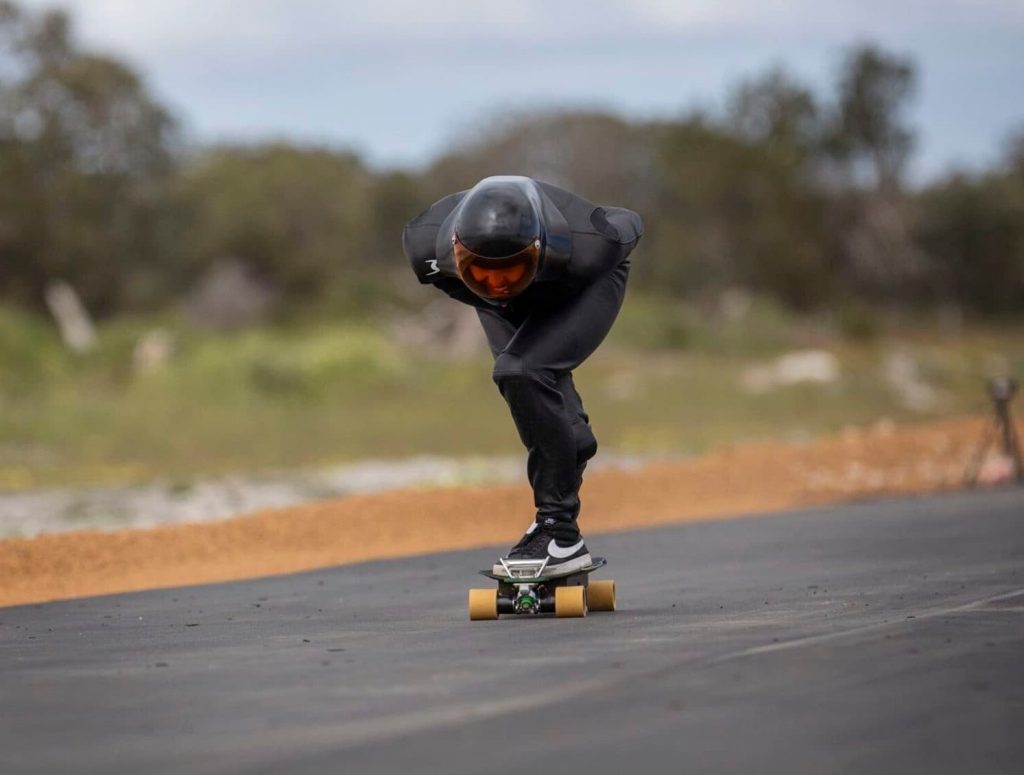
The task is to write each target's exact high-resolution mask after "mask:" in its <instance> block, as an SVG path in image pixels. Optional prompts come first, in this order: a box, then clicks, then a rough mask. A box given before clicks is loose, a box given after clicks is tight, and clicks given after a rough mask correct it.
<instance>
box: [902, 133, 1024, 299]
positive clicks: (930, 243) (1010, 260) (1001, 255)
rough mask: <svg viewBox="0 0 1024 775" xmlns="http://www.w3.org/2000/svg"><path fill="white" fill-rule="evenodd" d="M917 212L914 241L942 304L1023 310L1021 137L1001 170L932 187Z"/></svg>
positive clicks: (1023, 176) (1023, 138)
mask: <svg viewBox="0 0 1024 775" xmlns="http://www.w3.org/2000/svg"><path fill="white" fill-rule="evenodd" d="M920 207H921V216H920V219H919V223H918V228H917V234H916V236H917V239H918V241H919V242H920V244H921V245H922V247H923V249H924V250H926V251H927V252H928V254H929V255H930V257H931V258H932V259H933V267H934V273H935V291H936V293H937V295H938V296H939V297H940V298H945V299H951V300H953V301H956V302H957V303H959V304H961V305H963V306H966V307H970V308H972V309H975V310H977V311H979V312H983V313H988V314H1005V313H1018V314H1019V313H1020V312H1021V311H1022V310H1024V132H1022V133H1020V134H1019V135H1018V136H1017V137H1016V138H1014V140H1012V141H1011V143H1010V144H1009V147H1008V149H1007V154H1006V157H1005V165H1004V167H1003V169H1002V170H1000V171H995V172H990V173H988V174H985V175H980V176H978V177H976V178H970V177H968V176H965V175H953V176H952V177H950V178H949V179H947V180H945V181H941V182H938V183H935V184H933V185H932V186H929V187H928V188H927V189H926V190H925V191H924V192H923V193H922V196H921V204H920Z"/></svg>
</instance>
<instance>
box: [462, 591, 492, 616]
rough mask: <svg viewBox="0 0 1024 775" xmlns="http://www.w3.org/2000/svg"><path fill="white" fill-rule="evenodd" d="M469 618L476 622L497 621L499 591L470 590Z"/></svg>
mask: <svg viewBox="0 0 1024 775" xmlns="http://www.w3.org/2000/svg"><path fill="white" fill-rule="evenodd" d="M469 618H470V619H471V620H473V621H474V622H475V621H479V620H481V619H497V618H498V591H497V590H496V589H471V590H469Z"/></svg>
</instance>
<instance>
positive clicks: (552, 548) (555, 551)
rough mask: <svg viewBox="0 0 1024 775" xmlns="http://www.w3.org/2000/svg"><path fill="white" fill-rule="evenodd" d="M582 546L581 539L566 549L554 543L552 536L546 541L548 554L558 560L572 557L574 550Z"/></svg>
mask: <svg viewBox="0 0 1024 775" xmlns="http://www.w3.org/2000/svg"><path fill="white" fill-rule="evenodd" d="M582 548H583V541H580V542H579V543H578V544H573V545H572V546H570V547H569V548H568V549H563V548H562V547H561V546H559V545H558V544H556V543H555V539H554V538H552V539H551V541H550V542H549V543H548V554H550V555H551V556H552V557H557V558H559V559H560V560H564V559H565V558H566V557H572V556H573V555H574V554H576V552H578V551H579V550H580V549H582Z"/></svg>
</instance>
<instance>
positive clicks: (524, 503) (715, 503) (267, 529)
mask: <svg viewBox="0 0 1024 775" xmlns="http://www.w3.org/2000/svg"><path fill="white" fill-rule="evenodd" d="M982 428H983V423H982V421H980V420H949V421H943V422H936V423H931V424H928V425H921V426H907V427H896V426H893V425H892V424H891V423H886V422H883V423H879V424H878V425H876V426H874V427H873V428H871V429H864V430H855V429H850V430H847V431H845V432H844V433H842V434H841V435H839V436H836V437H830V438H826V439H821V440H818V441H814V442H808V443H801V444H789V443H780V442H763V443H745V444H738V445H736V446H733V447H730V448H727V449H724V450H721V451H719V452H717V453H714V454H710V455H707V456H704V457H700V458H694V459H690V460H685V461H680V462H672V463H659V464H654V465H649V466H647V467H644V468H642V469H639V470H632V471H623V470H617V469H605V470H602V471H598V472H595V473H593V474H588V475H587V477H586V481H585V483H584V486H583V490H582V493H581V495H582V498H583V514H582V517H581V520H580V521H581V526H582V528H583V530H584V532H585V534H586V535H588V536H590V535H593V534H596V533H602V532H609V531H617V530H627V529H631V528H639V527H649V526H653V525H663V524H668V523H676V522H685V521H692V520H707V519H714V518H722V517H728V516H732V515H751V514H757V513H764V512H769V511H775V510H778V509H785V508H792V507H800V506H811V505H816V504H822V503H827V502H834V501H839V500H844V499H849V498H851V497H859V496H866V495H880V494H887V493H913V492H927V491H934V490H939V489H949V488H954V487H958V486H960V485H961V483H962V480H963V475H964V470H965V466H966V464H967V461H968V460H969V458H970V456H971V455H972V453H973V451H974V448H975V445H976V444H977V441H978V439H979V438H980V436H981V432H982ZM532 513H533V512H532V497H531V493H530V490H529V488H528V487H526V486H525V485H523V486H519V485H516V486H511V485H510V486H496V487H466V488H445V489H409V490H399V491H392V492H386V493H378V494H374V495H362V496H353V497H348V498H342V499H338V500H331V501H324V502H318V503H312V504H306V505H302V506H297V507H292V508H286V509H274V510H267V511H261V512H257V513H255V514H250V515H247V516H242V517H236V518H233V519H228V520H224V521H221V522H215V523H206V524H195V525H169V526H164V527H156V528H151V529H147V530H130V531H123V532H119V533H116V532H115V533H101V532H91V531H83V532H78V533H64V534H58V535H43V536H38V537H35V538H29V539H9V540H5V541H0V606H9V605H17V604H22V603H33V602H41V601H47V600H56V599H61V598H72V597H81V596H86V595H99V594H107V593H114V592H127V591H134V590H142V589H153V588H159V587H172V586H182V585H188V584H200V583H208V582H217V581H228V580H234V579H244V578H253V577H258V576H267V575H274V574H281V573H292V572H296V571H303V570H311V569H314V568H322V567H326V566H331V565H339V564H344V563H353V562H360V561H364V560H374V559H383V558H389V557H397V556H407V555H411V554H421V553H428V552H436V551H441V550H447V549H465V548H471V547H479V546H485V545H490V544H509V543H511V542H513V541H514V540H515V539H516V538H518V537H519V536H520V535H521V533H522V531H523V529H524V528H525V527H526V525H527V524H528V523H529V521H530V519H531V517H532Z"/></svg>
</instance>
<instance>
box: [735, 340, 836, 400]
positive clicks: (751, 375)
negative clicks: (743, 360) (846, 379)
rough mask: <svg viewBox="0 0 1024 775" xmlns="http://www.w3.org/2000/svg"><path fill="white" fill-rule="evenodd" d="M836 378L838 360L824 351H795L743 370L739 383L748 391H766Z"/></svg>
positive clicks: (824, 382) (821, 382) (828, 381)
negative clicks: (765, 363) (766, 363)
mask: <svg viewBox="0 0 1024 775" xmlns="http://www.w3.org/2000/svg"><path fill="white" fill-rule="evenodd" d="M837 379H839V359H838V358H836V356H834V355H833V354H832V353H830V352H828V351H827V350H795V351H793V352H790V353H786V354H785V355H782V356H780V357H778V358H776V359H775V360H774V361H773V362H772V363H770V364H768V365H765V366H754V367H752V368H749V369H747V370H746V371H745V372H743V376H742V377H740V386H741V387H742V388H743V389H744V390H746V391H747V392H748V393H766V392H768V391H769V390H773V389H775V388H779V387H786V386H788V385H796V384H799V383H801V382H811V383H817V384H829V383H832V382H835V381H836V380H837Z"/></svg>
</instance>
